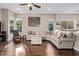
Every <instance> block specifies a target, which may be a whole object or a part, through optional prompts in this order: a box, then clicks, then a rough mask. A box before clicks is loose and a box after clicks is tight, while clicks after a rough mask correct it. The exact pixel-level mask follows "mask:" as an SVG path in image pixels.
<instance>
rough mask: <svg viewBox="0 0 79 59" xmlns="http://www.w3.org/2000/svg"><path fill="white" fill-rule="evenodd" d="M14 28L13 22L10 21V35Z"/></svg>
mask: <svg viewBox="0 0 79 59" xmlns="http://www.w3.org/2000/svg"><path fill="white" fill-rule="evenodd" d="M13 27H14V21H13V20H10V33H12V31H13Z"/></svg>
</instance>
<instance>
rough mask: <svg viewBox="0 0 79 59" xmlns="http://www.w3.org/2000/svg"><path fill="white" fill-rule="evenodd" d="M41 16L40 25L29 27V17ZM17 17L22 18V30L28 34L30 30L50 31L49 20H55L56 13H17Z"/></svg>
mask: <svg viewBox="0 0 79 59" xmlns="http://www.w3.org/2000/svg"><path fill="white" fill-rule="evenodd" d="M31 16H32V17H33V16H35V17H40V27H29V26H28V17H31ZM16 18H21V19H22V26H23V27H22V32H23V33H24V34H27V32H28V31H48V22H49V21H53V20H55V19H54V15H16Z"/></svg>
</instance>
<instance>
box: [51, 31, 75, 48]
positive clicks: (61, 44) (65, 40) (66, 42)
mask: <svg viewBox="0 0 79 59" xmlns="http://www.w3.org/2000/svg"><path fill="white" fill-rule="evenodd" d="M61 33H62V34H65V35H62V34H61ZM49 41H51V42H52V43H53V44H54V45H55V46H56V47H57V48H58V49H72V48H73V46H74V42H75V39H74V33H71V32H64V31H57V32H56V31H55V32H54V35H52V36H50V39H49Z"/></svg>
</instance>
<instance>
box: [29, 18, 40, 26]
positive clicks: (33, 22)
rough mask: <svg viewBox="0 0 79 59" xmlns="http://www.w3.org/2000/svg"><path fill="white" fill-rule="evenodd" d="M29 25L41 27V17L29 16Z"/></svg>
mask: <svg viewBox="0 0 79 59" xmlns="http://www.w3.org/2000/svg"><path fill="white" fill-rule="evenodd" d="M28 26H30V27H39V26H40V17H28Z"/></svg>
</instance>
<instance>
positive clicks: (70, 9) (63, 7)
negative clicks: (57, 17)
mask: <svg viewBox="0 0 79 59" xmlns="http://www.w3.org/2000/svg"><path fill="white" fill-rule="evenodd" d="M36 4H37V5H40V6H41V8H40V9H38V8H36V7H33V10H32V11H30V10H29V9H28V7H27V6H20V5H19V3H0V8H1V9H9V10H11V11H13V12H15V13H22V14H56V13H79V3H36Z"/></svg>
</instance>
